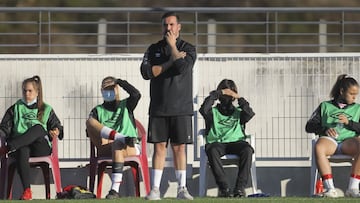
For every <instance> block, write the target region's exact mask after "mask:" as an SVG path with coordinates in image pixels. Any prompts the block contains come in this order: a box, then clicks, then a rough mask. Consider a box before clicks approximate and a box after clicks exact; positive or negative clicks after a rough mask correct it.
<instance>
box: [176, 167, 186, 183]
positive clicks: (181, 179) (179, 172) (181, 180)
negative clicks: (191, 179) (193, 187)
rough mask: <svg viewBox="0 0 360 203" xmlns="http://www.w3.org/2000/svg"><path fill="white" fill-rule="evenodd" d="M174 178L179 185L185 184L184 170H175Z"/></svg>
mask: <svg viewBox="0 0 360 203" xmlns="http://www.w3.org/2000/svg"><path fill="white" fill-rule="evenodd" d="M175 176H176V180H177V181H178V186H179V187H185V186H186V170H175Z"/></svg>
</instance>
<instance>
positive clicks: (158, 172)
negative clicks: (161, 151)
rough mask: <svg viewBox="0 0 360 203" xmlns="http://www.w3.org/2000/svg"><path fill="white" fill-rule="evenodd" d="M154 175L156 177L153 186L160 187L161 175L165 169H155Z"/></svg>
mask: <svg viewBox="0 0 360 203" xmlns="http://www.w3.org/2000/svg"><path fill="white" fill-rule="evenodd" d="M152 172H153V177H154V180H153V181H154V182H153V187H154V188H160V182H161V177H162V174H163V170H161V169H153V171H152Z"/></svg>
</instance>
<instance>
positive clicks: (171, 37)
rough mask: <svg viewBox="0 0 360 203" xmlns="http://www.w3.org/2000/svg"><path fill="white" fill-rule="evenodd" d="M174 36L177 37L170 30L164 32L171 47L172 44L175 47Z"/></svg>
mask: <svg viewBox="0 0 360 203" xmlns="http://www.w3.org/2000/svg"><path fill="white" fill-rule="evenodd" d="M176 38H177V36H176V35H175V34H174V33H173V32H171V31H167V32H166V34H165V39H166V42H167V43H168V45H170V46H171V47H173V46H175V47H176Z"/></svg>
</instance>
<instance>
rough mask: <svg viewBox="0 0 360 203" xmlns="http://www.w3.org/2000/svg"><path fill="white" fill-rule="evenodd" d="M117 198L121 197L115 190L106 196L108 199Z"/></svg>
mask: <svg viewBox="0 0 360 203" xmlns="http://www.w3.org/2000/svg"><path fill="white" fill-rule="evenodd" d="M117 198H120V195H119V193H117V192H116V191H115V190H110V191H109V193H108V194H107V195H106V199H117Z"/></svg>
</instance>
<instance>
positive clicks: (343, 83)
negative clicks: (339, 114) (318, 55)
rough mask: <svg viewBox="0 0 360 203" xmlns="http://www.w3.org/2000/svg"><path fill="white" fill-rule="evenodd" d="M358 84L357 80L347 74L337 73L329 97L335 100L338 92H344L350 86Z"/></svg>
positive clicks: (338, 95)
mask: <svg viewBox="0 0 360 203" xmlns="http://www.w3.org/2000/svg"><path fill="white" fill-rule="evenodd" d="M354 85H355V86H359V84H358V82H357V81H356V80H355V79H354V78H352V77H349V76H347V75H346V74H342V75H339V76H338V78H337V80H336V82H335V84H334V86H333V87H332V89H331V92H330V98H333V99H335V100H337V99H338V98H339V97H340V92H341V91H343V92H346V91H347V90H348V89H349V88H350V87H351V86H354Z"/></svg>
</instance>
